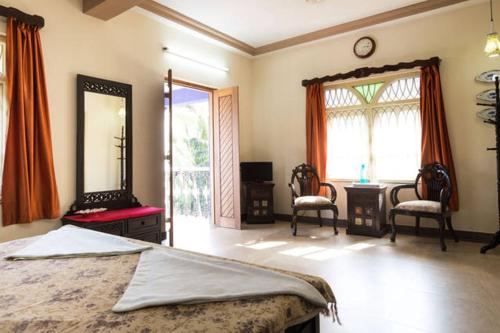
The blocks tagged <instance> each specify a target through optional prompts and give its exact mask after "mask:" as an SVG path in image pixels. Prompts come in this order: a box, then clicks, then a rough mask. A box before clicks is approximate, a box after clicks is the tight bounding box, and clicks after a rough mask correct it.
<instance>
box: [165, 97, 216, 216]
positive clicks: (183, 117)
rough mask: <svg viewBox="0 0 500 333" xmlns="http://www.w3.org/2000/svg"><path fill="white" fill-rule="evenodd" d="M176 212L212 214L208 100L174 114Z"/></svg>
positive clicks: (198, 214)
mask: <svg viewBox="0 0 500 333" xmlns="http://www.w3.org/2000/svg"><path fill="white" fill-rule="evenodd" d="M172 125H173V142H172V144H173V150H174V151H173V157H174V212H175V215H188V216H205V217H208V216H210V169H209V168H210V151H209V149H210V143H209V128H208V126H209V113H208V103H206V102H205V103H197V104H187V105H181V106H176V107H175V108H174V114H173V124H172Z"/></svg>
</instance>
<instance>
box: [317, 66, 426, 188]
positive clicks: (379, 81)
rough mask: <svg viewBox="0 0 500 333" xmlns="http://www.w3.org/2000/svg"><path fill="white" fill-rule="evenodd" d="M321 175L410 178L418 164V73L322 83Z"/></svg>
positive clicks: (372, 178) (414, 173) (412, 176)
mask: <svg viewBox="0 0 500 333" xmlns="http://www.w3.org/2000/svg"><path fill="white" fill-rule="evenodd" d="M325 103H326V112H327V125H328V156H327V178H329V179H334V180H357V179H359V178H360V170H361V165H362V164H365V165H366V167H367V170H368V176H369V178H370V180H372V181H386V182H388V181H409V180H413V179H414V177H415V175H416V174H417V171H418V168H419V166H420V138H421V125H420V77H419V74H418V73H409V74H408V73H407V74H405V75H403V76H401V75H399V76H387V77H382V78H376V79H371V80H364V81H359V80H357V81H352V82H350V83H343V84H335V85H331V86H326V87H325Z"/></svg>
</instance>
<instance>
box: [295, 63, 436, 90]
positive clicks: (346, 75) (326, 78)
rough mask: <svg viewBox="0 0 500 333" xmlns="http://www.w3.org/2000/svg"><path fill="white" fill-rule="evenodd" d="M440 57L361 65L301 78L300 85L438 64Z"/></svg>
mask: <svg viewBox="0 0 500 333" xmlns="http://www.w3.org/2000/svg"><path fill="white" fill-rule="evenodd" d="M440 62H441V59H439V57H432V58H429V59H426V60H414V61H411V62H400V63H399V64H396V65H385V66H382V67H361V68H358V69H355V70H353V71H350V72H347V73H338V74H335V75H327V76H323V77H316V78H314V79H310V80H302V86H304V87H307V86H308V85H311V84H314V83H325V82H333V81H338V80H347V79H350V78H356V79H360V78H363V77H367V76H370V75H373V74H382V73H385V72H396V71H399V70H402V69H412V68H415V67H426V66H430V65H439V63H440Z"/></svg>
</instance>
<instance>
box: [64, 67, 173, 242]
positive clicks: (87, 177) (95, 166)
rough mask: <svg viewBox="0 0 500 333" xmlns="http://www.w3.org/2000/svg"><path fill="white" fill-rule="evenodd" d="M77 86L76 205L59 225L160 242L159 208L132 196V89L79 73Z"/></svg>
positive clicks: (161, 237) (161, 217)
mask: <svg viewBox="0 0 500 333" xmlns="http://www.w3.org/2000/svg"><path fill="white" fill-rule="evenodd" d="M76 87H77V89H76V99H77V100H76V105H77V110H76V111H77V131H76V132H77V136H76V200H75V202H74V203H73V204H72V205H71V207H70V209H69V211H68V213H66V215H65V216H63V217H62V223H63V225H65V224H71V225H75V226H78V227H81V228H87V229H93V230H96V231H101V232H105V233H109V234H113V235H117V236H123V237H129V238H134V239H139V240H143V241H148V242H152V243H161V242H162V241H163V240H164V239H165V238H166V237H165V236H166V233H165V232H164V231H163V230H165V227H164V222H165V219H164V217H163V216H162V214H163V212H164V209H162V208H155V207H148V206H142V205H141V203H140V202H139V201H138V200H137V198H136V197H135V196H134V194H133V192H132V185H133V182H132V176H133V172H132V167H133V162H132V161H133V159H132V158H133V156H132V146H133V144H132V86H131V85H130V84H126V83H121V82H115V81H109V80H104V79H100V78H95V77H90V76H85V75H81V74H78V75H77V78H76ZM100 208H105V209H106V210H105V211H100V212H93V213H89V214H85V213H86V211H88V210H90V211H92V210H95V209H100Z"/></svg>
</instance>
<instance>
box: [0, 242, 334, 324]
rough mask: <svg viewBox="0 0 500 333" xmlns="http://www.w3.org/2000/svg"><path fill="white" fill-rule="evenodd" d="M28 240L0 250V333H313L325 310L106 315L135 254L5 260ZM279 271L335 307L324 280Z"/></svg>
mask: <svg viewBox="0 0 500 333" xmlns="http://www.w3.org/2000/svg"><path fill="white" fill-rule="evenodd" d="M34 239H36V237H31V238H25V239H20V240H15V241H11V242H7V243H2V244H0V257H1V260H0V272H1V274H0V304H1V306H0V332H246V333H253V332H284V331H285V332H287V333H288V332H290V333H292V332H293V333H298V332H319V313H320V312H321V311H323V312H324V309H320V308H317V307H315V306H313V305H311V304H309V303H307V302H306V301H304V300H303V299H301V298H300V297H297V296H289V295H281V296H267V297H258V298H252V299H243V300H238V301H227V302H212V303H204V304H191V305H175V306H159V307H152V308H147V309H142V310H137V311H132V312H127V313H114V312H112V311H111V308H112V307H113V305H114V304H115V303H116V302H117V300H118V299H119V298H120V297H121V295H122V294H123V292H124V291H125V289H126V287H127V286H128V283H129V281H130V279H131V278H132V276H133V274H134V272H135V268H136V266H137V263H138V261H139V254H131V255H122V256H109V257H90V258H70V259H45V260H26V261H24V260H23V261H7V260H4V259H3V257H5V256H6V255H7V254H10V253H12V252H14V251H16V250H18V249H20V248H23V247H25V246H26V245H28V244H29V243H30V242H32V241H33V240H34ZM136 242H139V241H136ZM154 246H155V247H158V248H162V249H163V250H165V251H168V248H163V247H161V246H159V245H154ZM224 260H230V259H224ZM277 271H280V272H284V273H286V274H290V275H292V276H295V277H298V278H300V279H303V280H305V281H307V282H309V283H310V284H311V285H313V286H314V287H315V288H316V289H317V290H318V291H319V292H320V293H321V294H322V295H323V296H324V297H325V299H326V300H327V301H328V302H329V303H330V302H331V303H334V302H335V298H334V295H333V293H332V290H331V288H330V286H329V285H328V284H327V283H326V282H325V281H324V280H323V279H321V278H318V277H314V276H309V275H304V274H299V273H292V272H286V271H281V270H277ZM332 315H333V314H332ZM332 325H333V324H332Z"/></svg>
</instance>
